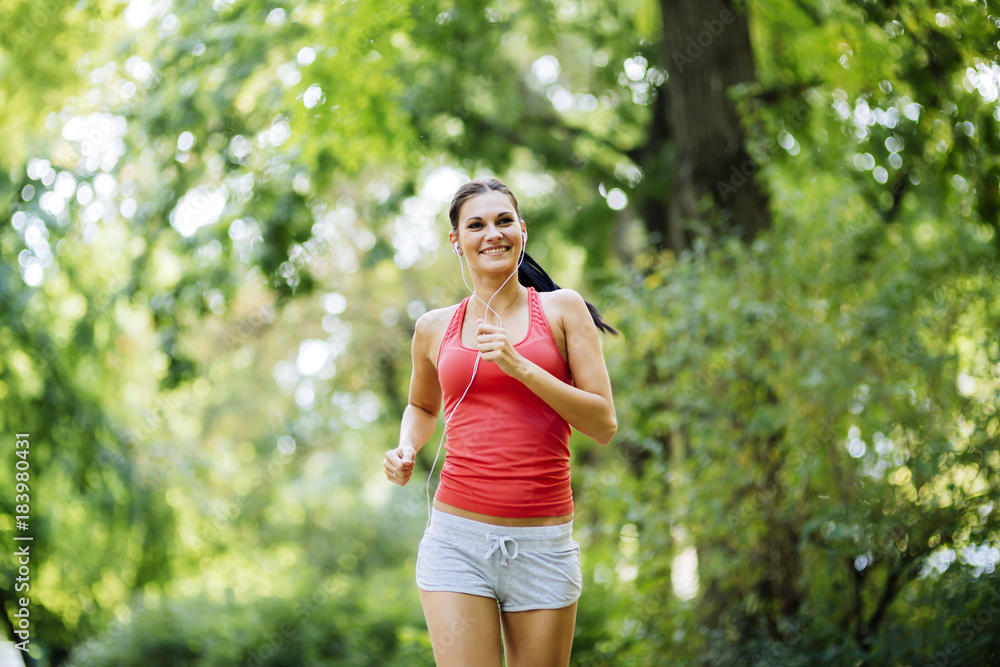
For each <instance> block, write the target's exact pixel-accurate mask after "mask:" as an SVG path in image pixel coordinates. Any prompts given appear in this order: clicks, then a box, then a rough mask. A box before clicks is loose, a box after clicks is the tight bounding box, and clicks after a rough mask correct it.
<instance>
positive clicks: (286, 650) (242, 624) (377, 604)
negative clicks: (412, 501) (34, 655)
mask: <svg viewBox="0 0 1000 667" xmlns="http://www.w3.org/2000/svg"><path fill="white" fill-rule="evenodd" d="M383 576H385V573H383ZM389 576H391V583H392V584H393V585H394V586H395V588H396V591H406V594H400V593H398V592H396V593H394V592H393V591H392V589H390V588H389V586H388V584H389V583H390V582H383V583H382V584H381V585H379V584H372V585H364V584H362V585H358V584H349V583H347V580H345V579H343V578H339V579H330V580H327V581H325V582H324V581H312V582H309V585H307V586H301V587H299V588H297V589H295V590H293V591H288V594H286V595H282V596H281V597H262V598H257V597H255V598H252V599H244V600H236V599H233V597H232V591H229V599H226V600H223V601H219V602H213V601H210V600H206V599H205V598H203V597H184V598H174V599H164V600H160V601H158V602H156V603H152V604H149V605H146V604H139V605H133V607H132V608H131V609H130V612H129V620H127V621H117V622H115V623H114V624H113V625H112V626H111V627H110V628H109V629H108V630H107V631H105V632H104V633H102V634H100V635H98V636H96V637H95V638H93V639H92V640H90V641H89V642H87V643H85V644H83V645H82V646H81V647H80V648H79V650H78V651H76V652H75V653H74V655H73V658H72V659H71V660H70V661H69V662H68V663H67V664H68V665H70V666H79V667H83V666H87V667H100V666H102V665H108V666H111V665H114V666H115V667H127V666H129V665H135V666H139V665H163V666H165V667H166V666H170V667H174V666H176V665H187V666H190V667H197V666H200V665H205V666H208V665H212V666H213V667H215V666H222V665H234V666H235V665H246V666H253V665H287V666H289V667H292V666H297V665H349V666H352V667H362V666H365V665H372V666H374V665H384V664H393V665H407V666H412V667H417V666H419V665H432V664H433V660H432V659H431V658H430V651H429V649H430V643H429V639H428V637H427V632H426V629H425V628H424V627H423V618H422V616H421V615H420V611H419V601H417V600H416V595H415V591H412V590H411V589H412V587H411V586H409V583H410V582H409V577H408V576H406V575H403V576H393V575H389Z"/></svg>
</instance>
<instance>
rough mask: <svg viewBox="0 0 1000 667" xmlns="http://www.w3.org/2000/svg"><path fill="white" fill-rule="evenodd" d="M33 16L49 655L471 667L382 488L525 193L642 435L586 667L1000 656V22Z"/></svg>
mask: <svg viewBox="0 0 1000 667" xmlns="http://www.w3.org/2000/svg"><path fill="white" fill-rule="evenodd" d="M991 11H993V12H994V13H993V14H991V13H990V12H991ZM0 17H2V19H3V21H2V24H3V25H4V26H7V29H5V30H4V33H3V35H2V41H0V72H2V73H3V76H2V77H0V111H2V113H0V119H2V120H0V123H2V124H3V129H4V137H5V139H4V146H5V148H4V151H3V152H2V153H0V164H2V167H3V169H2V171H0V199H2V201H3V202H4V206H3V207H0V252H2V257H3V262H2V263H0V312H2V321H0V400H2V411H0V425H2V429H0V431H2V432H3V433H5V434H8V435H10V436H11V437H12V434H13V433H15V432H24V431H29V432H30V433H31V434H32V449H31V458H30V461H31V466H32V480H31V498H32V500H31V507H32V516H31V522H30V532H31V534H32V535H33V536H34V538H35V542H34V544H35V545H36V546H35V549H36V551H35V552H34V556H33V560H32V568H33V571H32V589H31V602H32V607H31V609H32V614H33V616H32V622H33V629H34V632H35V634H34V635H33V639H32V642H31V649H32V653H31V655H30V656H29V661H34V660H37V661H39V662H41V663H42V664H52V665H59V664H79V665H130V664H147V665H148V664H151V663H152V664H163V665H177V664H197V665H225V664H234V665H235V664H268V665H280V664H289V665H302V664H309V665H312V664H316V665H320V664H331V665H332V664H337V665H341V664H344V665H355V664H356V665H369V664H371V665H376V664H379V665H381V664H400V665H409V664H413V665H423V664H430V663H431V656H430V648H429V640H428V638H427V634H426V630H425V629H424V627H423V619H422V615H421V612H420V607H419V601H418V599H417V596H416V590H415V588H414V586H413V583H412V569H413V558H414V554H415V549H416V543H417V541H418V539H419V535H420V531H421V525H422V522H423V521H424V520H425V517H426V505H425V497H424V485H423V480H420V479H419V478H417V479H416V480H415V483H413V484H410V485H409V486H408V487H407V488H404V489H396V488H387V487H388V485H387V484H386V483H385V482H384V480H383V479H381V474H380V472H379V467H378V461H379V460H380V459H381V456H382V454H383V452H384V451H385V450H386V449H388V448H390V447H392V446H393V445H394V444H395V439H396V435H397V431H398V415H399V414H400V412H401V410H402V408H403V406H404V404H405V396H406V384H407V380H408V377H409V368H408V364H409V341H410V337H411V335H412V330H413V323H414V321H415V320H416V318H417V317H419V315H420V314H422V313H423V312H424V311H425V310H427V309H428V308H434V307H439V306H443V305H447V304H449V303H454V302H455V301H457V300H459V299H460V298H462V296H463V295H464V287H463V286H462V285H461V282H460V280H459V279H458V276H457V275H456V272H455V266H454V264H453V260H450V259H449V257H450V254H449V253H447V252H444V253H442V252H441V250H442V249H443V248H444V247H445V243H444V239H445V238H446V232H447V229H448V228H447V222H446V215H445V211H444V209H445V207H446V205H447V202H448V200H449V199H450V197H451V195H452V194H453V192H454V190H455V189H456V188H457V186H458V185H459V184H460V183H461V182H462V181H463V180H464V179H466V178H470V177H474V176H478V175H483V174H486V173H493V174H496V175H498V176H500V177H501V178H503V179H504V180H506V181H507V182H508V183H509V184H510V185H511V187H512V188H513V189H514V191H515V193H516V194H517V195H518V197H519V203H520V205H521V209H522V212H523V214H524V215H525V218H526V220H527V223H528V225H529V226H530V227H531V228H532V248H533V250H532V254H533V255H534V256H535V257H536V258H538V259H539V260H540V261H541V262H542V264H543V265H544V266H546V267H548V268H550V269H551V272H552V273H553V275H554V276H555V277H556V279H557V281H558V282H560V283H562V284H565V285H567V286H570V287H575V288H578V289H581V290H583V291H584V292H585V293H586V294H587V295H588V297H590V298H592V300H593V301H595V303H597V304H598V306H600V307H602V308H604V309H606V310H607V311H608V314H609V316H610V318H611V321H613V322H614V323H615V325H616V326H619V325H620V327H621V329H622V331H623V336H622V339H621V340H608V341H607V354H608V358H609V365H610V370H611V374H612V378H613V381H614V384H615V390H616V397H617V401H616V402H617V405H618V409H619V423H620V432H619V436H618V437H617V438H616V441H615V442H614V443H613V444H612V445H611V446H610V447H608V448H598V447H596V446H595V445H594V444H593V443H590V442H587V441H586V440H585V439H583V438H576V437H575V439H574V443H573V449H574V466H575V468H574V489H575V495H576V498H577V531H576V532H577V539H578V541H580V542H581V544H582V545H583V547H584V569H585V574H586V577H587V585H586V589H585V594H584V597H583V598H582V600H581V605H580V612H579V621H578V633H577V638H576V642H575V652H574V663H575V664H581V665H602V664H607V665H659V664H692V665H702V664H704V665H710V664H711V665H730V664H754V665H757V664H780V665H797V664H816V663H817V662H819V663H822V664H832V665H841V664H842V665H858V664H871V665H884V664H890V665H916V664H921V665H923V664H935V665H937V666H938V667H942V666H944V665H958V664H963V665H964V664H1000V657H998V654H997V653H996V651H997V649H996V646H997V644H998V642H997V637H998V636H1000V632H998V630H1000V615H998V614H1000V592H998V591H1000V587H998V585H997V583H996V577H995V573H994V568H995V565H996V563H997V562H998V560H1000V554H998V551H997V511H996V508H995V505H994V503H995V498H996V497H997V490H998V489H997V485H998V473H1000V451H998V447H997V438H998V432H1000V416H998V414H997V407H996V406H997V405H1000V401H998V388H1000V338H998V337H997V333H996V332H997V331H998V330H1000V326H998V325H1000V323H998V322H997V313H998V309H997V306H998V303H997V296H996V293H997V289H996V287H997V278H998V269H997V249H998V246H1000V239H998V234H997V231H998V230H997V225H998V215H997V213H998V191H1000V163H998V158H997V156H998V155H1000V145H998V144H1000V110H998V105H997V97H998V86H1000V65H998V61H997V55H998V45H997V42H996V39H997V28H998V27H1000V17H998V16H996V15H995V10H990V9H989V8H988V7H987V5H986V4H985V3H975V2H967V1H965V0H948V1H946V2H941V3H937V4H936V5H934V6H933V7H931V6H930V5H929V3H921V2H891V3H873V2H862V1H860V0H836V1H834V2H810V1H808V0H798V1H793V0H773V1H771V2H749V3H731V2H724V1H722V0H718V1H716V0H712V1H710V2H694V1H684V2H661V3H654V2H624V3H622V2H618V3H612V2H606V1H604V0H597V1H595V2H573V1H570V0H557V1H551V2H538V3H534V2H498V3H493V4H490V5H487V6H484V5H483V4H482V3H473V2H466V1H464V0H457V1H454V2H430V3H427V2H425V3H421V4H417V3H411V2H396V3H388V4H387V3H378V2H374V1H370V0H357V1H356V2H351V3H320V2H306V3H296V4H294V5H293V4H282V3H261V2H257V1H256V0H248V1H245V2H227V1H225V0H216V1H215V2H213V3H198V2H187V3H181V2H173V3H170V2H157V3H154V2H139V1H138V0H133V1H132V2H129V3H127V4H123V3H113V2H87V3H82V4H80V3H77V4H72V5H71V4H68V3H58V2H55V1H54V0H53V1H50V2H45V1H43V2H41V3H28V2H23V1H22V0H4V1H3V2H0ZM4 437H7V436H4ZM8 441H10V442H12V440H11V438H10V437H8ZM435 441H436V439H433V438H432V440H431V442H432V443H433V442H435ZM3 451H4V452H9V453H8V454H7V455H5V458H4V461H5V463H4V465H3V466H2V468H0V479H2V480H3V489H4V490H5V491H4V494H3V496H2V497H0V533H2V534H3V536H4V537H3V539H4V541H5V543H7V544H12V543H13V542H12V541H11V536H12V535H13V534H14V533H15V532H16V530H15V524H14V502H13V492H12V491H11V490H12V489H13V470H14V467H13V461H14V455H13V447H12V446H11V447H10V448H9V449H8V448H6V447H5V448H4V450H3ZM432 458H433V452H431V451H430V447H429V448H426V449H425V450H424V451H422V452H421V454H420V459H421V468H422V469H424V470H426V469H427V468H429V465H430V460H431V459H432ZM14 572H15V570H14V569H13V568H12V567H11V566H10V565H5V566H4V569H3V570H0V596H2V597H0V602H2V605H3V607H4V612H5V614H4V615H3V620H4V623H5V625H6V631H7V634H8V636H12V635H11V631H12V629H13V626H12V624H11V617H10V614H11V613H13V611H14V609H15V607H14V604H15V603H14V598H15V594H14V590H13V583H14V578H13V577H14V576H15V575H14Z"/></svg>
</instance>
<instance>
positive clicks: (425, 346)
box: [413, 303, 461, 359]
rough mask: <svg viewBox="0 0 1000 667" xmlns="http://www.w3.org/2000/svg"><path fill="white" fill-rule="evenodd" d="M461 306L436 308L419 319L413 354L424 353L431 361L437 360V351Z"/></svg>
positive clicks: (415, 332) (416, 326) (415, 328)
mask: <svg viewBox="0 0 1000 667" xmlns="http://www.w3.org/2000/svg"><path fill="white" fill-rule="evenodd" d="M459 305H461V304H457V303H456V304H455V305H452V306H445V307H444V308H435V309H433V310H428V311H427V312H426V313H424V314H423V315H421V316H420V317H418V318H417V321H416V324H415V325H414V329H413V352H414V354H418V353H422V354H424V355H426V356H428V357H430V358H431V359H436V358H437V349H438V348H439V347H440V346H441V339H442V338H444V333H445V331H447V330H448V324H449V323H450V322H451V318H452V317H454V316H455V311H457V310H458V307H459Z"/></svg>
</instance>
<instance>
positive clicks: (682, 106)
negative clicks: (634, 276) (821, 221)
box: [645, 0, 771, 252]
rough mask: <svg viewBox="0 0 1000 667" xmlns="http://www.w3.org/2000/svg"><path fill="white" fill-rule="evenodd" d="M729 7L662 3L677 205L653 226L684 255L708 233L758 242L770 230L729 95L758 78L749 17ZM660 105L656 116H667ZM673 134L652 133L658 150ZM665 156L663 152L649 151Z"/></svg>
mask: <svg viewBox="0 0 1000 667" xmlns="http://www.w3.org/2000/svg"><path fill="white" fill-rule="evenodd" d="M733 4H734V3H733V2H731V1H728V0H661V1H660V6H661V11H662V13H663V45H664V54H663V58H664V64H665V66H666V70H667V73H668V74H669V78H668V79H667V81H666V83H665V88H667V89H669V95H668V96H667V99H666V100H665V104H663V105H662V106H663V111H664V112H665V113H666V114H667V118H666V119H665V121H664V119H659V118H655V119H654V120H653V129H660V130H662V128H664V127H667V128H670V130H671V131H670V133H669V135H670V136H669V140H670V142H671V147H672V148H673V160H672V162H673V165H672V167H673V168H672V170H671V175H670V197H669V200H668V201H667V203H666V206H665V207H662V208H661V209H660V215H658V216H657V217H655V218H647V220H646V225H647V228H648V230H649V232H650V234H651V236H652V240H653V243H654V244H655V245H657V246H658V247H661V248H670V249H671V250H673V251H674V252H681V251H683V250H685V249H687V248H689V247H690V246H691V243H692V241H693V240H694V239H695V238H696V237H697V236H701V235H703V234H705V233H707V232H727V233H734V234H736V235H738V236H740V237H742V238H743V239H745V240H750V239H752V238H754V236H756V235H757V233H758V232H760V231H761V230H763V229H766V228H767V227H769V226H770V221H771V219H770V213H769V211H768V206H767V196H766V195H765V194H764V192H763V191H762V190H761V188H760V187H759V186H758V185H757V182H756V179H755V178H754V175H755V174H756V173H757V165H756V163H754V161H753V160H752V159H750V156H749V155H748V154H747V152H746V150H745V149H744V147H743V140H744V135H743V129H742V127H741V126H740V122H739V118H738V117H737V114H736V108H735V106H734V104H733V102H732V101H731V100H730V98H729V96H728V95H729V92H728V91H729V89H730V88H731V87H732V86H733V85H735V84H738V83H743V82H747V81H753V80H755V78H756V71H755V68H754V61H753V53H752V51H751V46H750V35H749V31H748V28H747V17H746V14H745V13H744V11H743V10H742V9H740V10H736V9H733ZM659 109H660V107H659V105H658V106H657V107H656V110H657V111H659ZM665 134H666V133H664V132H662V131H658V132H651V135H653V136H651V137H650V139H651V140H652V141H653V142H657V141H661V140H663V138H664V135H665ZM645 152H646V153H648V154H650V155H658V154H662V153H661V151H659V150H656V148H655V147H650V150H648V151H645Z"/></svg>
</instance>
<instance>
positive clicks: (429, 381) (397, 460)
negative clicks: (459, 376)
mask: <svg viewBox="0 0 1000 667" xmlns="http://www.w3.org/2000/svg"><path fill="white" fill-rule="evenodd" d="M440 315H441V313H440V311H432V312H430V313H425V314H424V315H421V316H420V318H418V319H417V323H416V326H415V327H414V332H413V345H412V352H411V354H412V356H413V373H412V375H411V376H410V398H409V404H408V405H407V406H406V409H405V410H403V419H402V423H401V424H400V427H399V446H398V447H396V448H395V449H390V450H389V451H388V452H386V454H385V460H384V461H383V462H382V467H383V469H384V470H385V476H386V478H388V480H389V481H390V482H393V483H394V484H399V485H400V486H403V485H404V484H406V483H407V482H408V481H410V476H411V475H412V474H413V461H414V459H415V458H416V455H417V452H418V451H420V448H421V447H423V446H424V443H426V442H427V441H428V440H429V439H430V437H431V436H432V435H433V434H434V429H435V428H436V427H437V420H438V412H439V411H440V409H441V385H440V384H438V377H437V369H436V368H435V367H434V363H433V361H432V360H431V353H432V350H433V347H434V345H433V343H434V341H435V340H436V339H437V336H435V335H434V334H435V331H436V330H437V327H436V326H435V324H436V322H437V320H438V318H439V317H440Z"/></svg>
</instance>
